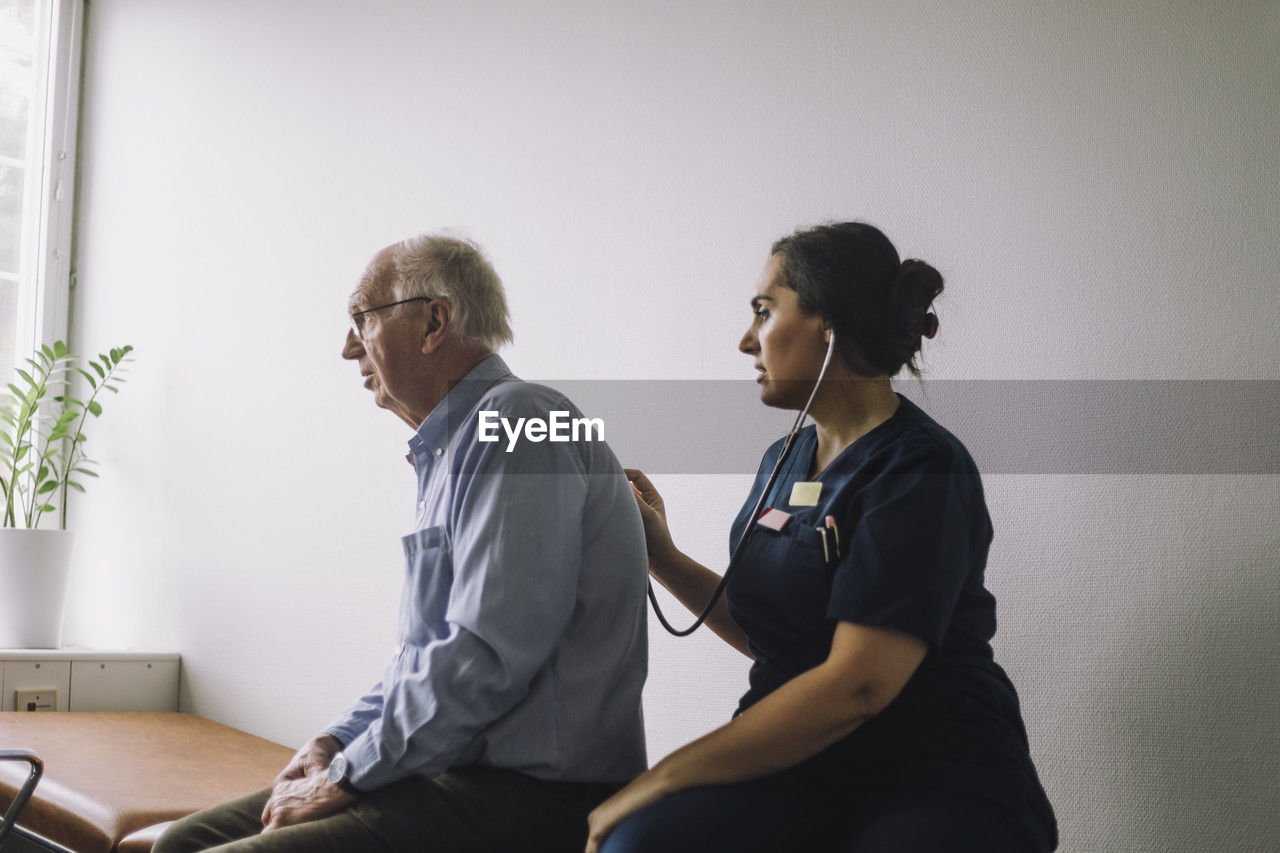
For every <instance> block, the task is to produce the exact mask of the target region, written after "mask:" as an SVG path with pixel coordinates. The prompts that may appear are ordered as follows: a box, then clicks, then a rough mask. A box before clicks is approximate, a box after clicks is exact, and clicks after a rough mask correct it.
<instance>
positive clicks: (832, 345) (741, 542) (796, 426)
mask: <svg viewBox="0 0 1280 853" xmlns="http://www.w3.org/2000/svg"><path fill="white" fill-rule="evenodd" d="M835 349H836V334H835V332H834V331H833V332H831V334H830V337H829V338H828V340H827V355H826V357H825V358H824V359H823V360H822V370H820V371H818V381H817V382H814V383H813V390H812V391H811V392H809V400H808V402H806V403H805V404H804V408H803V409H801V410H800V414H799V415H798V416H796V420H795V423H793V424H792V425H791V432H789V433H787V439H786V441H784V442H783V443H782V452H781V453H779V454H778V461H777V462H775V463H774V465H773V471H771V472H770V473H769V480H768V482H766V483H765V484H764V489H763V490H762V491H761V492H760V500H758V501H756V505H755V509H753V510H751V515H750V516H748V518H747V529H746V530H744V531H742V536H741V538H739V539H738V544H737V545H735V546H734V548H733V553H731V554H730V555H729V565H728V566H726V567H725V570H724V577H722V578H720V583H719V584H717V585H716V589H715V592H713V593H711V600H710V601H709V602H707V606H706V608H704V609H703V611H702V613H701V615H699V616H698V619H697V621H695V622H694V623H693V624H692V625H690V626H689V627H688V628H685V629H684V630H683V631H681V630H678V629H676V628H674V627H672V625H671V623H670V622H668V621H667V617H666V616H665V615H664V614H663V612H662V608H661V607H659V606H658V596H657V595H656V594H655V593H654V591H653V581H652V580H650V581H649V603H650V604H652V605H653V613H654V615H655V616H657V617H658V621H659V622H661V623H662V627H663V628H666V629H667V631H668V633H670V634H672V635H673V636H676V637H687V636H689V635H690V634H692V633H693V632H694V631H696V630H698V628H700V627H701V626H702V623H703V622H705V621H707V617H708V616H710V615H711V611H712V610H715V607H716V605H717V604H718V603H719V602H720V596H722V595H724V590H725V587H726V586H728V584H729V576H730V574H732V573H733V570H734V567H735V566H736V565H737V563H738V558H739V557H740V556H741V555H742V552H743V549H744V548H745V547H746V544H747V540H748V539H749V538H751V533H752V531H753V530H755V528H756V521H757V519H759V518H760V510H762V509H763V508H764V503H765V501H766V500H768V498H769V492H770V491H772V490H773V484H774V483H775V482H777V480H778V473H779V472H780V471H781V470H782V466H783V464H784V463H786V461H787V458H788V457H789V456H790V455H791V446H792V445H793V444H795V441H796V436H797V435H799V434H800V429H801V427H802V426H803V424H804V419H805V417H806V416H807V415H808V414H809V408H810V407H811V406H812V405H813V400H814V398H815V397H817V396H818V388H819V387H820V386H821V385H822V380H823V378H825V377H826V375H827V367H828V366H829V365H830V364H831V355H832V353H834V352H835Z"/></svg>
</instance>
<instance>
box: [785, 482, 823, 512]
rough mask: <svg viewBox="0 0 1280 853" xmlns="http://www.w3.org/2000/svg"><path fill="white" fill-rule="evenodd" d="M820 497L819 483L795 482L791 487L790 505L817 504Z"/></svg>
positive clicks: (820, 485)
mask: <svg viewBox="0 0 1280 853" xmlns="http://www.w3.org/2000/svg"><path fill="white" fill-rule="evenodd" d="M820 497H822V484H821V483H796V484H795V485H794V486H792V487H791V500H790V504H791V505H792V506H817V505H818V498H820Z"/></svg>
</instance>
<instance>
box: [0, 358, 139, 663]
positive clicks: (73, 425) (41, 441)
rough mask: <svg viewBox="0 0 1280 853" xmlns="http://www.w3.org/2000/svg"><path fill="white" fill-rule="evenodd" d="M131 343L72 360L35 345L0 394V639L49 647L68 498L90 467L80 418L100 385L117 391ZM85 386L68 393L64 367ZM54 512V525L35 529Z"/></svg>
mask: <svg viewBox="0 0 1280 853" xmlns="http://www.w3.org/2000/svg"><path fill="white" fill-rule="evenodd" d="M131 352H133V347H131V346H125V347H121V348H119V349H113V350H110V351H109V352H107V353H103V354H101V355H99V356H98V357H97V358H96V359H94V360H91V361H89V363H88V366H89V368H90V369H91V371H92V372H90V370H86V369H84V368H83V367H79V366H77V365H76V363H75V361H76V360H75V357H74V356H72V355H71V354H70V353H69V352H68V351H67V346H66V344H65V343H63V342H62V341H55V342H54V343H53V345H52V346H49V345H44V346H40V347H38V348H37V349H36V351H35V353H34V354H33V357H32V358H28V359H26V364H27V368H26V369H24V368H21V367H19V368H16V369H15V371H14V373H15V376H14V381H12V382H10V383H8V393H7V394H5V395H3V397H2V398H0V491H2V494H0V500H3V502H4V506H3V517H2V518H0V648H57V647H58V645H59V642H60V638H61V634H62V608H63V604H64V603H65V600H66V592H67V574H68V571H69V569H70V565H71V562H70V561H71V532H70V531H68V530H67V497H68V495H69V494H70V491H71V490H75V491H78V492H83V491H84V484H83V480H84V479H85V478H93V477H97V476H98V475H97V474H96V473H95V472H94V470H93V468H94V462H93V460H92V459H90V458H89V457H88V456H86V455H85V451H84V443H85V441H86V440H87V438H88V437H87V436H86V435H85V431H84V428H85V423H86V422H87V421H88V418H89V416H90V415H92V416H93V417H95V418H96V417H98V416H99V415H101V414H102V402H101V397H102V392H103V391H110V392H112V393H113V394H114V393H118V392H119V390H120V389H119V385H120V383H121V382H123V381H124V368H125V365H127V364H128V362H129V361H130V360H131V359H130V353H131ZM73 371H74V372H75V373H78V374H79V375H80V376H82V377H83V378H84V379H85V381H86V382H88V385H89V387H88V388H87V389H86V390H87V392H88V393H87V394H86V395H83V396H85V399H84V400H80V399H78V398H76V397H73V396H71V394H70V392H69V390H70V389H69V385H70V382H69V379H70V377H71V375H72V372H73ZM55 519H56V522H57V527H56V528H52V527H46V528H43V529H42V528H41V527H40V525H41V522H51V521H53V520H55Z"/></svg>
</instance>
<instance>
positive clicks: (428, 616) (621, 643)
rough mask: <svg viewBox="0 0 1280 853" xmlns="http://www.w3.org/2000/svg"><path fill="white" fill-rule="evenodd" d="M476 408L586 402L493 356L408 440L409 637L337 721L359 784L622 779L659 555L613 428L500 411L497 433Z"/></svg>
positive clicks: (640, 750)
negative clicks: (466, 776)
mask: <svg viewBox="0 0 1280 853" xmlns="http://www.w3.org/2000/svg"><path fill="white" fill-rule="evenodd" d="M481 411H491V412H497V413H498V417H504V418H507V419H508V421H509V423H511V424H514V423H515V420H516V419H517V418H540V419H543V420H550V418H551V413H552V412H554V411H560V412H568V413H570V414H569V417H571V418H578V417H581V416H582V415H581V413H580V412H579V411H578V410H577V408H576V407H575V406H574V405H573V404H572V403H570V402H569V401H568V400H567V399H566V398H565V397H564V396H563V395H562V394H560V393H559V392H558V391H555V390H553V389H551V388H547V387H545V386H541V385H534V384H531V383H528V382H523V381H521V380H519V379H517V378H516V377H515V376H513V375H512V374H511V371H510V370H509V369H508V368H507V365H506V364H505V363H504V362H503V360H502V359H501V358H499V357H498V356H496V355H494V356H490V357H488V358H486V359H485V360H484V361H481V362H480V363H479V364H477V365H476V366H475V367H474V368H473V369H472V370H471V372H470V373H468V374H467V376H466V377H465V378H464V379H463V381H462V382H460V383H458V385H457V386H455V387H454V388H453V389H452V390H451V391H450V392H449V393H448V395H447V396H446V397H445V398H444V400H442V401H441V402H440V404H439V405H438V406H436V408H435V409H434V410H433V411H432V412H431V414H430V415H428V416H427V419H426V420H425V421H423V422H422V425H421V426H420V427H419V428H418V431H417V433H416V434H415V435H414V436H413V438H412V439H410V441H409V448H410V451H411V456H412V459H413V463H414V468H415V469H416V471H417V474H418V519H417V524H416V525H415V527H416V530H415V532H413V533H411V534H409V535H408V536H405V537H404V538H403V540H402V541H403V543H404V551H405V557H406V560H407V574H406V576H405V582H404V590H403V593H402V597H401V603H400V622H399V644H400V645H399V648H398V649H397V650H396V654H395V655H394V656H393V657H392V659H391V661H390V662H389V663H388V664H387V667H386V670H385V671H384V673H383V677H382V680H381V681H380V682H379V683H378V684H376V685H374V687H373V689H372V690H370V691H369V693H368V694H367V695H365V696H363V697H362V698H361V699H360V700H359V701H357V702H356V703H355V704H354V705H352V706H351V707H350V708H349V709H347V711H346V712H345V713H344V714H343V715H342V716H341V717H339V718H338V719H337V720H336V721H335V722H334V723H333V724H332V725H331V726H330V727H329V728H327V729H326V731H327V732H328V733H330V734H332V735H333V736H334V737H336V738H338V740H340V741H342V743H343V744H344V745H345V749H344V753H345V754H346V756H347V760H348V761H349V762H350V766H351V770H350V779H351V782H352V784H354V785H355V786H356V787H358V788H361V789H363V790H373V789H375V788H379V787H381V786H383V785H386V784H388V783H391V782H394V781H396V780H398V779H403V778H406V777H408V776H411V775H418V776H424V777H428V778H432V777H435V776H437V775H439V774H440V773H442V772H444V771H445V770H447V769H448V768H450V767H454V766H459V765H463V764H482V765H488V766H492V767H503V768H509V769H512V770H518V771H521V772H523V773H527V774H529V775H531V776H535V777H538V778H541V779H558V780H569V781H580V782H623V781H627V780H629V779H631V778H632V777H634V776H635V775H636V774H638V773H640V772H642V771H643V770H644V769H645V766H646V758H645V746H644V721H643V717H642V714H641V707H640V693H641V689H642V687H643V686H644V679H645V674H646V669H647V665H648V640H647V636H646V614H645V583H646V577H647V571H648V570H647V566H648V560H647V558H646V556H645V544H644V530H643V527H642V525H641V521H640V513H639V510H638V509H637V508H636V505H635V499H634V498H633V497H632V494H631V489H630V487H629V486H628V484H627V481H626V478H625V476H624V474H623V472H622V468H621V466H620V465H619V464H618V460H617V458H616V457H615V456H614V455H613V452H612V451H611V450H610V449H609V447H608V446H607V445H606V444H605V443H604V441H603V440H594V437H588V433H586V431H585V430H583V431H580V433H579V435H578V439H577V440H571V441H550V440H547V439H544V440H542V441H531V440H528V439H527V438H525V437H524V435H523V434H522V435H521V438H520V439H519V440H517V441H516V442H514V443H512V442H511V441H510V439H509V436H508V435H507V434H506V432H505V431H504V429H503V428H502V427H501V426H499V427H497V434H498V438H499V440H497V441H491V442H484V441H480V440H478V439H479V437H480V435H481V432H480V431H479V430H478V422H479V413H480V412H481ZM489 417H490V418H491V419H492V418H493V417H494V416H489ZM489 432H490V434H491V432H492V431H491V430H490V431H489ZM508 448H510V450H509V449H508Z"/></svg>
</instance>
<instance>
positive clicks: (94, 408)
mask: <svg viewBox="0 0 1280 853" xmlns="http://www.w3.org/2000/svg"><path fill="white" fill-rule="evenodd" d="M89 411H90V412H92V413H93V416H94V417H95V418H96V417H98V415H100V414H102V406H101V405H99V403H98V401H97V400H90V401H89Z"/></svg>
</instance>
